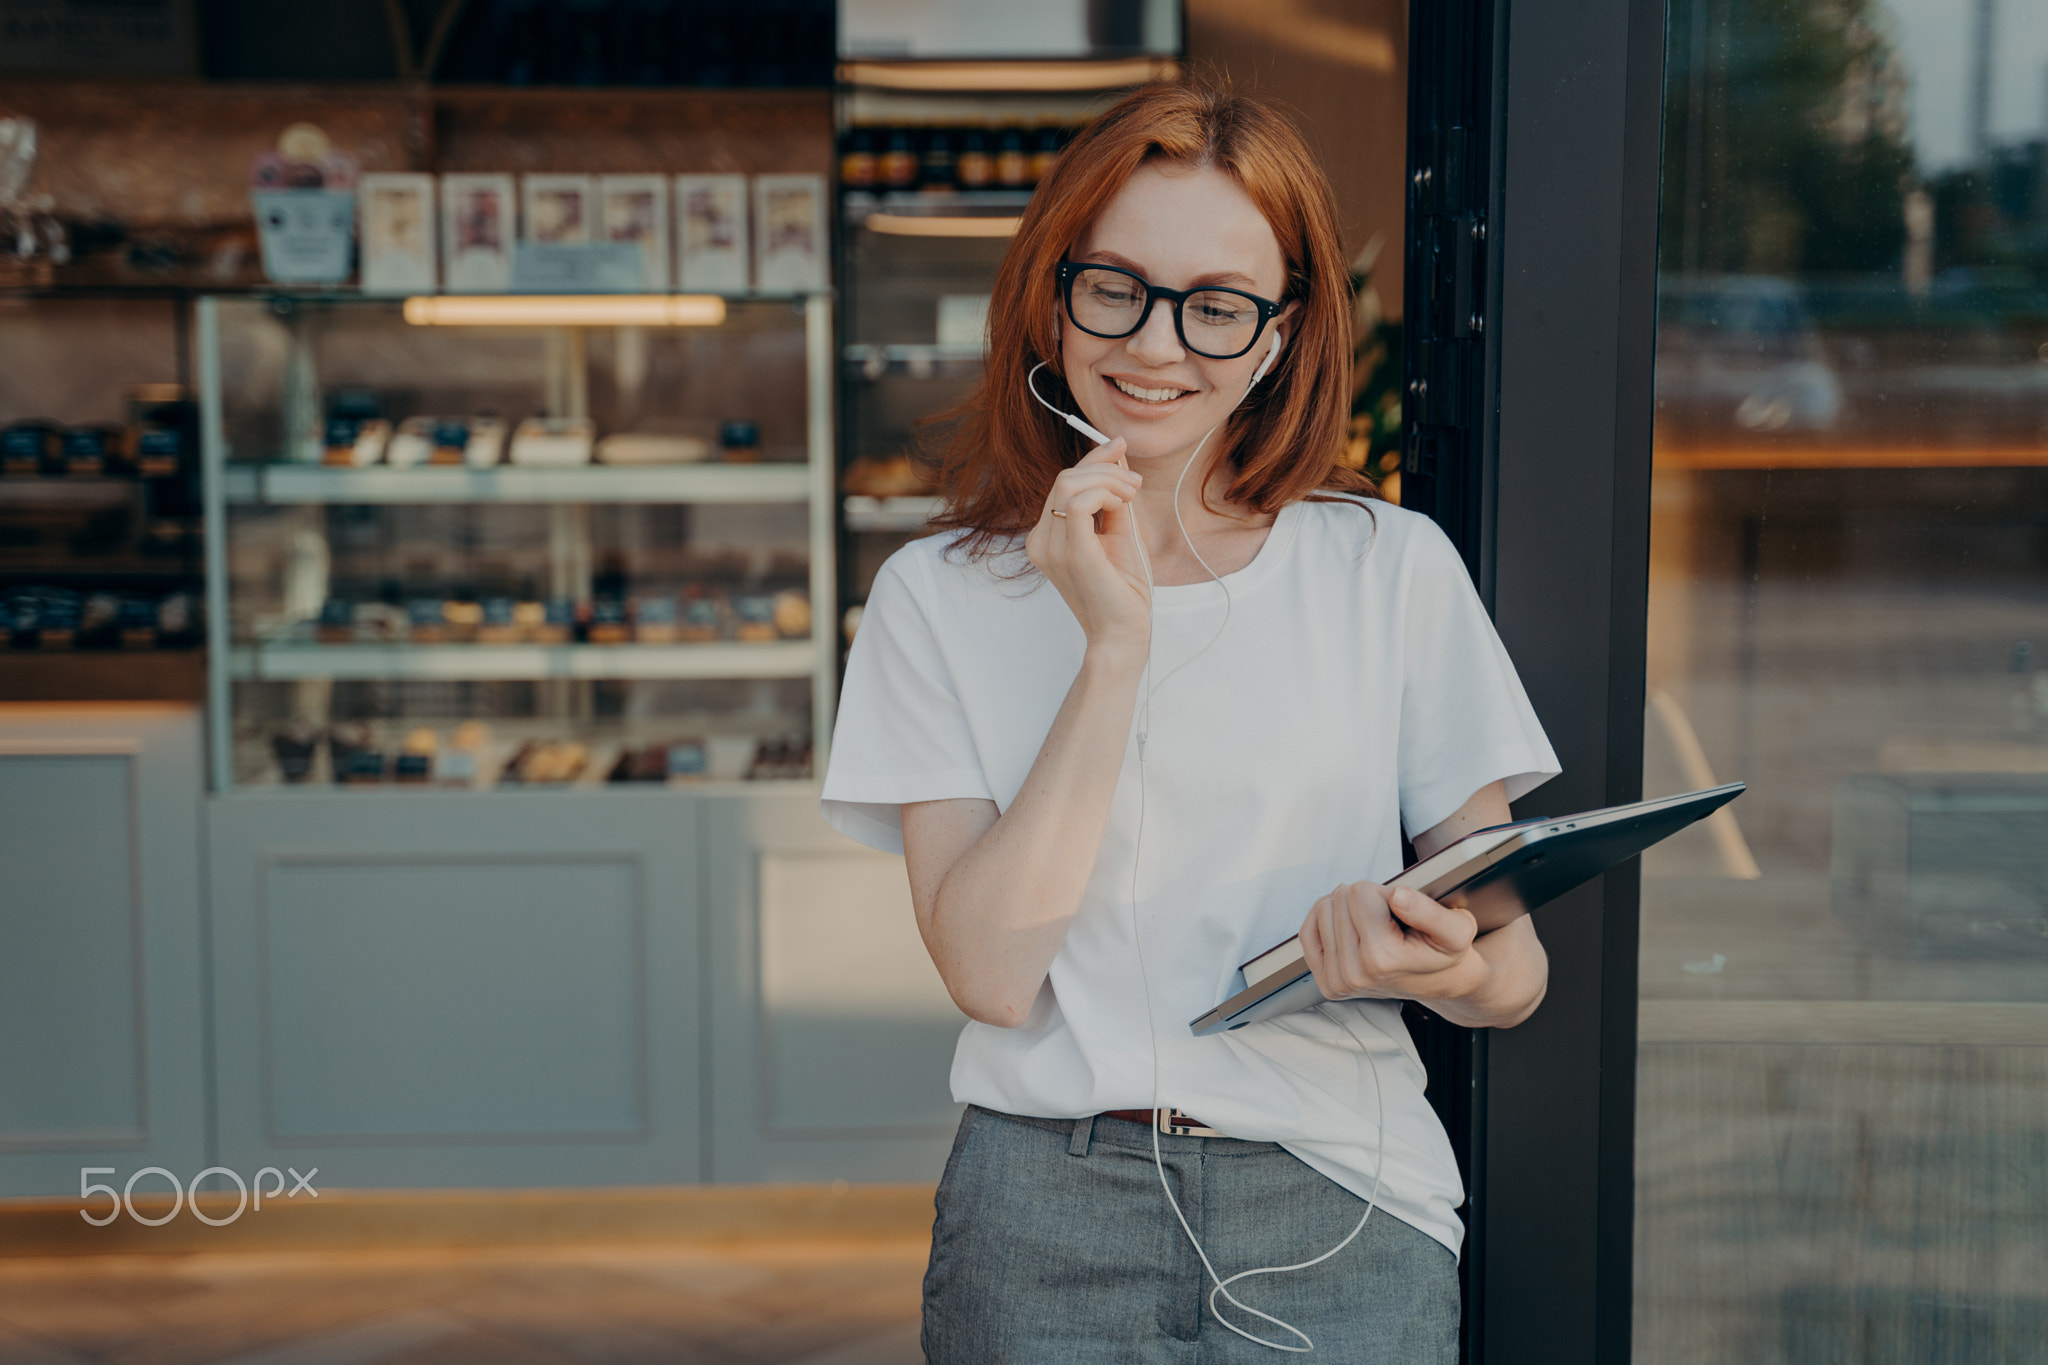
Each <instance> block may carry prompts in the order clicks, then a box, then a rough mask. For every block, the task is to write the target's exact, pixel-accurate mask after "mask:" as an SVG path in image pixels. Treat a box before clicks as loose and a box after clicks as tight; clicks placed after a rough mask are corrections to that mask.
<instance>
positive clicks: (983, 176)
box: [954, 128, 996, 190]
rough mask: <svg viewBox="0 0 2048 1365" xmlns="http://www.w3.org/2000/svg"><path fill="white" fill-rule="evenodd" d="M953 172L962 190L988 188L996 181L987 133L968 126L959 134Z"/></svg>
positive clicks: (994, 160) (993, 159)
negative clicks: (958, 152) (958, 151)
mask: <svg viewBox="0 0 2048 1365" xmlns="http://www.w3.org/2000/svg"><path fill="white" fill-rule="evenodd" d="M954 173H955V176H956V178H957V179H958V180H959V182H960V188H961V189H963V190H985V189H990V188H992V187H993V186H994V185H995V182H996V159H995V158H994V157H993V156H991V155H989V150H988V134H986V133H984V132H983V131H982V130H981V129H979V128H969V129H968V130H967V131H965V132H964V133H962V134H961V135H960V156H959V159H958V161H957V162H955V164H954Z"/></svg>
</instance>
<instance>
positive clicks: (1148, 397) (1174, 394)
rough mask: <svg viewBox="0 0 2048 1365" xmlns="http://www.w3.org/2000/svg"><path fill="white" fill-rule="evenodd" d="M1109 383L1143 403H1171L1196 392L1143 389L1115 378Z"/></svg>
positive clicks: (1188, 390)
mask: <svg viewBox="0 0 2048 1365" xmlns="http://www.w3.org/2000/svg"><path fill="white" fill-rule="evenodd" d="M1109 382H1110V383H1112V384H1114V385H1116V386H1117V387H1118V388H1120V389H1122V390H1123V391H1124V392H1125V393H1127V394H1129V395H1130V396H1131V397H1133V398H1135V399H1137V400H1138V401H1139V402H1141V403H1170V402H1172V401H1173V400H1174V399H1176V398H1178V397H1180V396H1181V395H1182V394H1184V393H1192V392H1194V390H1192V389H1141V388H1139V387H1138V386H1137V385H1136V384H1126V383H1124V381H1123V380H1121V379H1115V378H1112V379H1111V380H1110V381H1109Z"/></svg>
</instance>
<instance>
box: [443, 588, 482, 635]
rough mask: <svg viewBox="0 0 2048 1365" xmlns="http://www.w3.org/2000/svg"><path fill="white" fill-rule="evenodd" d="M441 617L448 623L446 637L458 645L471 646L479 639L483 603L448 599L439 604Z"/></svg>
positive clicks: (466, 599)
mask: <svg viewBox="0 0 2048 1365" xmlns="http://www.w3.org/2000/svg"><path fill="white" fill-rule="evenodd" d="M441 615H442V617H443V618H445V619H446V620H447V622H448V637H449V638H450V639H451V640H454V641H455V642H456V643H458V644H465V645H466V644H471V643H474V642H475V641H476V640H477V639H479V638H480V637H479V635H478V631H480V630H481V629H482V628H483V624H484V607H483V603H481V602H476V601H472V600H470V599H468V598H450V599H449V600H448V601H446V602H443V603H442V604H441Z"/></svg>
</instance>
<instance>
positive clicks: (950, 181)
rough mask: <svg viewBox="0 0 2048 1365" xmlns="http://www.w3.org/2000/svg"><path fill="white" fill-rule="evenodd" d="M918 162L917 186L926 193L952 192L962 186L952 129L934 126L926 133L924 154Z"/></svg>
mask: <svg viewBox="0 0 2048 1365" xmlns="http://www.w3.org/2000/svg"><path fill="white" fill-rule="evenodd" d="M918 163H919V164H918V176H917V187H918V188H919V189H921V190H923V191H924V192H925V193H927V194H951V193H952V192H953V191H954V190H957V189H958V188H960V180H959V168H958V165H957V163H956V161H955V159H954V156H953V133H952V130H951V129H948V128H934V129H932V130H931V131H930V132H928V133H926V134H925V138H924V155H923V156H922V157H920V158H919V159H918Z"/></svg>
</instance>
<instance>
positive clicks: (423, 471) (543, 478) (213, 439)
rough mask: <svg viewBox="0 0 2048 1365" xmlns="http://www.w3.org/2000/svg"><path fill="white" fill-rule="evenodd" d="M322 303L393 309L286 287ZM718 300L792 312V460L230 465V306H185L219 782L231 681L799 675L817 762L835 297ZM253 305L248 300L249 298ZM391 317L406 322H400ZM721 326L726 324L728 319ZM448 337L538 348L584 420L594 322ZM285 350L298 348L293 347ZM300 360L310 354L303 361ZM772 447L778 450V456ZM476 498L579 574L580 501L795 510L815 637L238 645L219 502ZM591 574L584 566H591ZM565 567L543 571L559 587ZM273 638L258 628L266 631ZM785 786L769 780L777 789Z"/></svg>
mask: <svg viewBox="0 0 2048 1365" xmlns="http://www.w3.org/2000/svg"><path fill="white" fill-rule="evenodd" d="M279 297H280V298H289V299H290V300H291V302H293V303H304V304H312V305H317V306H318V307H321V308H331V309H348V308H353V307H356V306H361V307H364V308H382V309H384V310H386V311H387V312H392V313H394V314H395V312H396V309H397V303H398V301H396V300H391V299H366V298H362V297H361V296H357V295H350V294H323V295H317V296H307V295H296V296H286V295H280V296H279ZM723 297H724V298H726V300H727V301H728V302H731V303H734V304H741V303H755V304H763V303H777V302H786V303H788V304H789V305H790V306H791V307H792V308H793V309H794V310H795V311H797V312H798V313H800V315H801V330H802V365H803V373H804V388H803V400H804V403H805V407H804V409H803V412H802V419H801V420H802V427H803V451H804V457H805V458H804V459H803V461H802V462H801V463H793V462H786V461H784V462H776V461H773V460H770V461H767V462H763V463H748V464H740V463H704V464H678V465H635V466H607V465H597V464H592V465H585V466H578V467H572V468H540V467H521V466H516V465H501V466H498V467H494V468H487V469H471V468H466V467H448V466H415V467H410V468H392V467H388V466H367V467H362V468H347V467H330V466H324V465H315V464H305V463H283V462H275V463H266V464H250V463H241V462H236V463H230V461H229V439H228V422H227V413H226V405H225V399H224V388H225V382H224V381H225V374H224V369H223V361H222V342H223V335H222V311H223V306H224V304H225V303H226V302H228V300H225V299H223V298H220V297H215V296H207V297H203V298H201V299H200V300H199V302H198V306H197V309H196V314H195V324H194V325H195V331H196V347H195V349H196V352H197V355H198V360H199V366H198V368H199V388H200V403H201V432H200V434H201V456H202V460H203V467H204V471H205V480H204V492H205V507H204V512H205V519H206V529H207V535H206V558H207V607H208V612H207V633H208V645H209V648H210V650H211V652H212V656H213V657H214V658H215V659H217V660H220V661H222V663H223V665H224V666H221V667H217V668H215V669H213V670H212V671H211V674H210V676H209V679H208V708H209V726H208V755H207V757H208V766H209V776H210V779H211V786H212V789H213V790H214V791H215V792H218V793H226V792H230V791H233V790H235V788H236V786H237V784H236V782H235V768H234V750H233V745H234V737H235V733H236V732H235V719H236V717H235V713H234V705H235V696H234V689H235V685H236V684H237V683H270V682H281V683H299V684H315V685H318V684H322V683H349V682H373V683H374V682H381V681H389V682H408V681H412V680H426V681H434V682H458V683H467V682H499V681H513V682H516V681H533V682H536V683H539V684H544V685H545V684H562V685H575V684H588V683H594V682H599V681H602V680H618V681H622V682H633V681H644V682H664V681H678V682H702V681H712V680H721V679H733V680H789V679H800V678H808V679H809V680H810V684H811V685H810V688H809V696H810V705H809V726H808V733H809V736H810V740H811V746H812V748H811V753H812V771H813V772H814V773H817V772H822V771H823V768H824V763H825V760H826V755H827V753H828V751H829V745H830V736H831V719H832V709H833V706H834V704H835V703H836V700H837V691H838V689H837V663H838V650H837V648H836V644H837V613H836V611H835V610H834V604H835V603H836V601H837V587H836V567H837V566H836V544H835V541H836V525H837V508H836V506H835V491H834V478H833V472H834V464H835V458H836V444H835V433H834V427H833V421H832V411H833V385H834V383H835V382H836V379H837V375H836V369H837V364H836V362H837V355H836V346H835V337H834V318H833V296H832V295H831V293H830V292H829V291H818V292H815V293H806V294H796V295H790V294H779V295H762V294H754V293H733V294H727V295H724V296H723ZM244 306H246V301H244ZM393 325H394V326H404V325H405V324H403V323H400V322H396V321H395V320H394V323H393ZM728 325H729V324H728ZM434 330H435V331H437V332H442V333H446V334H449V337H448V342H447V344H449V345H451V346H459V345H460V339H461V337H462V336H463V335H466V334H477V333H492V332H496V333H509V334H519V335H524V336H531V337H537V338H541V339H543V340H544V341H545V345H546V354H547V357H548V362H547V363H548V367H549V368H548V373H547V377H546V382H545V385H544V387H545V390H546V392H547V395H548V400H547V404H546V406H547V408H548V410H549V411H550V413H551V414H552V415H557V416H583V415H585V413H584V410H583V408H582V404H584V403H585V402H587V398H586V396H585V395H586V394H587V379H586V377H585V376H584V375H582V374H580V373H573V374H572V373H563V372H562V371H563V369H564V367H565V366H580V365H583V364H586V363H587V361H586V360H585V357H586V355H587V353H588V352H587V349H586V341H585V337H584V335H583V334H584V333H585V332H586V331H590V330H595V329H583V328H537V327H533V326H525V325H522V326H516V327H504V328H475V327H471V328H437V329H434ZM295 344H296V343H295ZM309 363H310V362H309ZM774 449H775V447H773V446H771V447H770V450H771V451H773V450H774ZM427 504H444V505H472V506H483V507H488V506H512V505H525V506H528V507H536V508H546V509H548V517H549V523H548V524H549V533H548V542H547V546H546V551H547V553H548V554H549V555H550V556H552V557H554V558H555V559H559V558H560V557H561V555H562V554H563V553H564V550H563V546H564V544H565V543H567V544H569V545H570V546H571V548H570V550H569V551H568V553H569V555H570V558H571V559H572V560H575V559H576V557H577V555H578V554H580V555H581V561H582V562H584V563H585V564H586V566H587V562H588V559H589V549H588V546H587V544H585V545H583V546H582V548H581V549H580V550H577V549H576V548H575V545H574V543H575V542H576V540H577V538H578V537H579V536H583V535H587V532H588V525H589V521H588V516H589V513H588V511H587V509H589V508H591V507H597V506H604V505H631V504H638V505H643V506H645V505H662V504H666V505H686V504H689V505H721V506H734V507H737V506H742V505H749V504H754V505H759V504H779V505H784V506H800V507H802V508H803V509H804V513H805V517H804V525H805V528H806V548H807V552H808V563H809V568H808V584H807V588H808V592H809V597H810V602H811V603H812V610H811V630H810V635H809V637H808V638H797V639H784V640H780V641H774V642H760V643H755V642H738V641H718V642H712V643H703V644H653V643H627V644H596V643H573V644H533V643H523V644H467V643H442V642H438V641H437V642H432V643H427V642H422V643H410V642H402V641H401V642H391V643H381V642H380V643H369V642H357V643H349V644H321V643H315V642H313V641H311V640H309V639H305V638H303V637H302V635H301V634H300V631H301V630H304V629H305V627H303V626H301V627H298V628H296V629H294V630H292V631H291V632H290V633H289V635H288V637H287V638H263V639H254V640H252V639H247V638H241V639H237V638H234V632H235V629H236V626H235V620H236V617H235V614H234V611H233V603H232V602H231V600H230V596H231V586H230V585H231V583H232V582H233V579H232V577H231V573H230V564H229V553H230V537H231V535H232V534H233V531H232V528H231V524H230V517H229V512H230V508H237V509H259V508H304V509H309V510H310V509H318V508H322V507H334V508H351V507H356V508H395V507H404V506H408V505H412V506H417V505H427ZM586 571H587V568H586ZM561 572H562V570H561V567H560V565H556V567H555V569H554V573H555V575H556V577H557V579H558V580H559V578H560V576H561ZM267 633H268V632H266V634H267ZM778 785H780V784H778Z"/></svg>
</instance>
